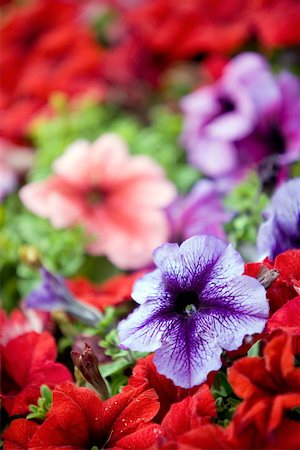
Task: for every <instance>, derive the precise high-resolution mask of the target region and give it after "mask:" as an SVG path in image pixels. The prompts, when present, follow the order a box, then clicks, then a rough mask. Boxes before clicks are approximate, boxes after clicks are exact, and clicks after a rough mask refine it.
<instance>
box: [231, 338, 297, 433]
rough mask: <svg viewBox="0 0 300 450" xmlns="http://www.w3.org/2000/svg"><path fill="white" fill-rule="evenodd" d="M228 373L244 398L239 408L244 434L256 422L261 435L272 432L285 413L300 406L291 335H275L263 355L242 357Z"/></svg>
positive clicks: (240, 428)
mask: <svg viewBox="0 0 300 450" xmlns="http://www.w3.org/2000/svg"><path fill="white" fill-rule="evenodd" d="M228 373H229V382H230V383H231V385H232V387H233V390H234V391H235V393H236V394H237V395H238V396H239V397H241V398H242V399H244V402H243V403H242V405H241V406H240V409H239V410H238V411H239V414H240V419H239V430H240V432H241V433H242V431H243V429H244V428H247V426H248V424H249V423H251V422H253V421H254V422H255V424H256V428H257V430H258V431H259V432H260V433H261V435H262V436H264V435H265V434H272V433H273V432H274V430H276V429H277V428H278V427H279V426H280V424H281V422H282V420H283V419H284V417H285V413H286V412H287V411H288V410H290V409H292V408H295V407H298V406H299V405H300V368H295V366H294V353H293V351H292V338H291V337H290V336H287V335H279V336H274V337H273V338H272V339H271V341H270V342H269V343H268V344H267V345H266V347H265V350H264V357H263V358H260V357H252V358H242V359H240V360H239V361H236V362H235V363H234V364H233V366H232V367H231V368H230V369H229V371H228ZM241 411H242V413H241Z"/></svg>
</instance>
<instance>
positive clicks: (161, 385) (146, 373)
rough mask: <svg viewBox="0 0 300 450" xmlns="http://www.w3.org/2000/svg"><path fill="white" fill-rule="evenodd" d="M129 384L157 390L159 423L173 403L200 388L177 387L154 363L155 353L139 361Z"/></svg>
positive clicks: (157, 416)
mask: <svg viewBox="0 0 300 450" xmlns="http://www.w3.org/2000/svg"><path fill="white" fill-rule="evenodd" d="M128 384H129V385H130V386H134V387H140V386H143V389H144V390H146V389H149V388H152V389H154V390H155V392H156V393H157V395H158V398H159V402H160V409H159V412H158V414H157V415H156V417H155V421H157V422H158V423H160V422H161V421H162V419H163V418H164V417H165V415H166V413H167V412H168V411H169V409H170V407H171V405H172V404H173V403H175V402H179V401H181V400H183V399H184V398H185V397H187V396H189V395H193V394H195V393H196V392H197V390H198V389H199V387H198V386H196V387H194V388H192V389H184V388H181V387H177V386H175V384H174V383H173V381H172V380H169V379H168V378H166V377H165V376H164V375H160V374H159V373H158V372H157V370H156V367H155V365H154V363H153V355H149V356H147V357H146V358H143V359H140V360H139V361H138V362H137V364H136V365H135V367H134V368H133V371H132V376H131V377H130V378H129V381H128Z"/></svg>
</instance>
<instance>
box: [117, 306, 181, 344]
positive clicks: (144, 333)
mask: <svg viewBox="0 0 300 450" xmlns="http://www.w3.org/2000/svg"><path fill="white" fill-rule="evenodd" d="M167 306H168V305H167ZM167 306H166V305H165V311H163V310H162V306H161V305H160V304H159V303H156V304H155V303H154V302H151V301H148V302H146V303H144V304H142V305H141V306H140V307H139V308H137V309H136V310H135V311H133V313H131V314H130V315H129V316H128V317H127V319H125V320H123V321H122V322H120V323H119V326H118V333H119V339H120V347H121V348H125V349H127V348H130V349H131V350H137V351H141V352H145V351H146V352H152V351H154V350H156V349H158V348H159V347H160V346H161V339H162V336H163V334H164V333H165V332H166V331H167V330H169V329H170V328H171V327H172V326H173V325H172V318H171V316H170V314H169V313H168V308H167Z"/></svg>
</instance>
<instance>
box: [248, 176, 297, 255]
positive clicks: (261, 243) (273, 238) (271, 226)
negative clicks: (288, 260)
mask: <svg viewBox="0 0 300 450" xmlns="http://www.w3.org/2000/svg"><path fill="white" fill-rule="evenodd" d="M264 215H265V218H266V221H265V222H264V223H262V225H261V226H260V228H259V231H258V235H257V247H258V250H259V252H260V253H261V254H263V255H268V256H269V257H270V258H272V259H273V258H275V257H276V256H277V255H278V254H279V253H282V252H284V251H285V250H288V249H292V248H300V178H295V179H292V180H289V181H287V182H286V183H284V184H283V185H282V186H280V187H279V188H278V189H277V191H276V192H275V194H274V195H273V197H272V200H271V203H270V205H269V207H268V208H267V210H266V211H265V213H264Z"/></svg>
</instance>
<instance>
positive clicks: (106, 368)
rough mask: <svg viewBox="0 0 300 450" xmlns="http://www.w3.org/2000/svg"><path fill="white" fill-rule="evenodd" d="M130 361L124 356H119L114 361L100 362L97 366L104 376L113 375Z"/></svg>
mask: <svg viewBox="0 0 300 450" xmlns="http://www.w3.org/2000/svg"><path fill="white" fill-rule="evenodd" d="M130 365H131V363H130V362H129V361H128V359H125V358H119V359H117V360H116V361H113V362H111V363H107V364H102V365H101V366H100V368H99V370H100V372H101V375H102V376H103V377H104V378H106V377H109V376H111V375H115V374H116V373H118V372H120V371H123V370H124V369H126V368H127V367H130Z"/></svg>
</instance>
